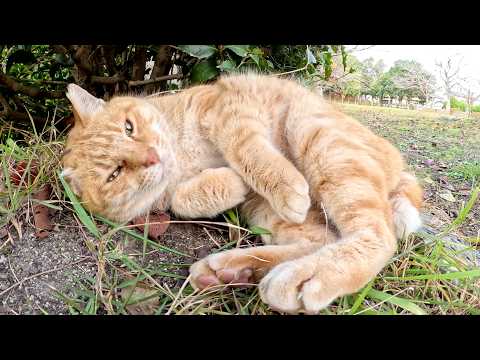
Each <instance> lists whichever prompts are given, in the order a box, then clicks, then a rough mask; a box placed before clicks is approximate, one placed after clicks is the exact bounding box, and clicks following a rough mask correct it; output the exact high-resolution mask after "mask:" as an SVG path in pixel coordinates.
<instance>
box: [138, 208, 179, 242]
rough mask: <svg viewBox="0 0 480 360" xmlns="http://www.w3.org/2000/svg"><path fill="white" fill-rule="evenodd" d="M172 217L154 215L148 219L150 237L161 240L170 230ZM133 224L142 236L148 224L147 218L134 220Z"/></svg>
mask: <svg viewBox="0 0 480 360" xmlns="http://www.w3.org/2000/svg"><path fill="white" fill-rule="evenodd" d="M169 221H170V216H169V215H168V214H167V213H156V214H155V213H152V214H150V215H149V217H148V237H149V238H150V239H152V240H157V241H158V240H159V239H160V236H161V235H162V234H163V233H165V231H167V229H168V225H169ZM132 223H133V224H134V225H137V226H136V229H137V230H139V231H140V232H141V233H142V234H143V232H144V229H145V224H146V223H147V217H146V216H139V217H137V218H135V219H133V221H132Z"/></svg>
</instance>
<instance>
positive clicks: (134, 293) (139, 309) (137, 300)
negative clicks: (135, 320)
mask: <svg viewBox="0 0 480 360" xmlns="http://www.w3.org/2000/svg"><path fill="white" fill-rule="evenodd" d="M156 293H157V290H155V289H152V288H149V287H142V286H141V284H139V283H137V286H136V287H133V286H127V287H125V288H123V289H122V290H121V297H122V300H123V301H127V300H128V302H127V304H126V305H125V309H126V310H127V312H128V313H129V314H132V315H152V314H154V313H155V310H156V309H157V308H158V305H159V304H160V299H159V297H158V296H155V294H156ZM142 299H145V300H142Z"/></svg>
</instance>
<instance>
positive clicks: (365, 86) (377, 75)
mask: <svg viewBox="0 0 480 360" xmlns="http://www.w3.org/2000/svg"><path fill="white" fill-rule="evenodd" d="M384 71H385V64H384V63H383V61H382V60H378V61H375V60H374V59H373V58H371V57H370V58H368V59H366V60H364V61H363V62H361V63H360V67H359V72H360V73H361V76H360V78H359V80H360V84H361V94H362V95H371V96H378V93H379V90H380V89H381V86H379V81H380V79H381V77H382V75H383V74H384Z"/></svg>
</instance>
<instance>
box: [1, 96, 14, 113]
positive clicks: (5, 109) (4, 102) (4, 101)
mask: <svg viewBox="0 0 480 360" xmlns="http://www.w3.org/2000/svg"><path fill="white" fill-rule="evenodd" d="M0 103H1V104H2V106H3V109H2V111H0V117H7V116H8V114H10V112H11V111H12V109H11V108H10V105H8V101H7V99H5V98H4V97H3V95H2V94H0Z"/></svg>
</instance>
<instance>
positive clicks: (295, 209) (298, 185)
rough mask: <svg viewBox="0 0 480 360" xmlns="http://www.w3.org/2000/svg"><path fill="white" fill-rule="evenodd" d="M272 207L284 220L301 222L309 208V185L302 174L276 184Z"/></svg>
mask: <svg viewBox="0 0 480 360" xmlns="http://www.w3.org/2000/svg"><path fill="white" fill-rule="evenodd" d="M271 204H272V207H273V209H274V210H275V211H276V212H277V214H278V215H279V216H280V217H281V218H282V219H283V220H285V221H289V222H293V223H297V224H301V223H303V222H304V221H305V218H306V217H307V213H308V210H309V209H310V204H311V200H310V195H309V186H308V183H307V181H306V180H305V178H304V177H303V176H301V175H300V174H299V176H297V177H295V178H292V179H291V181H290V182H285V183H283V184H281V185H278V186H277V189H276V191H275V195H274V197H273V200H272V202H271Z"/></svg>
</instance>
